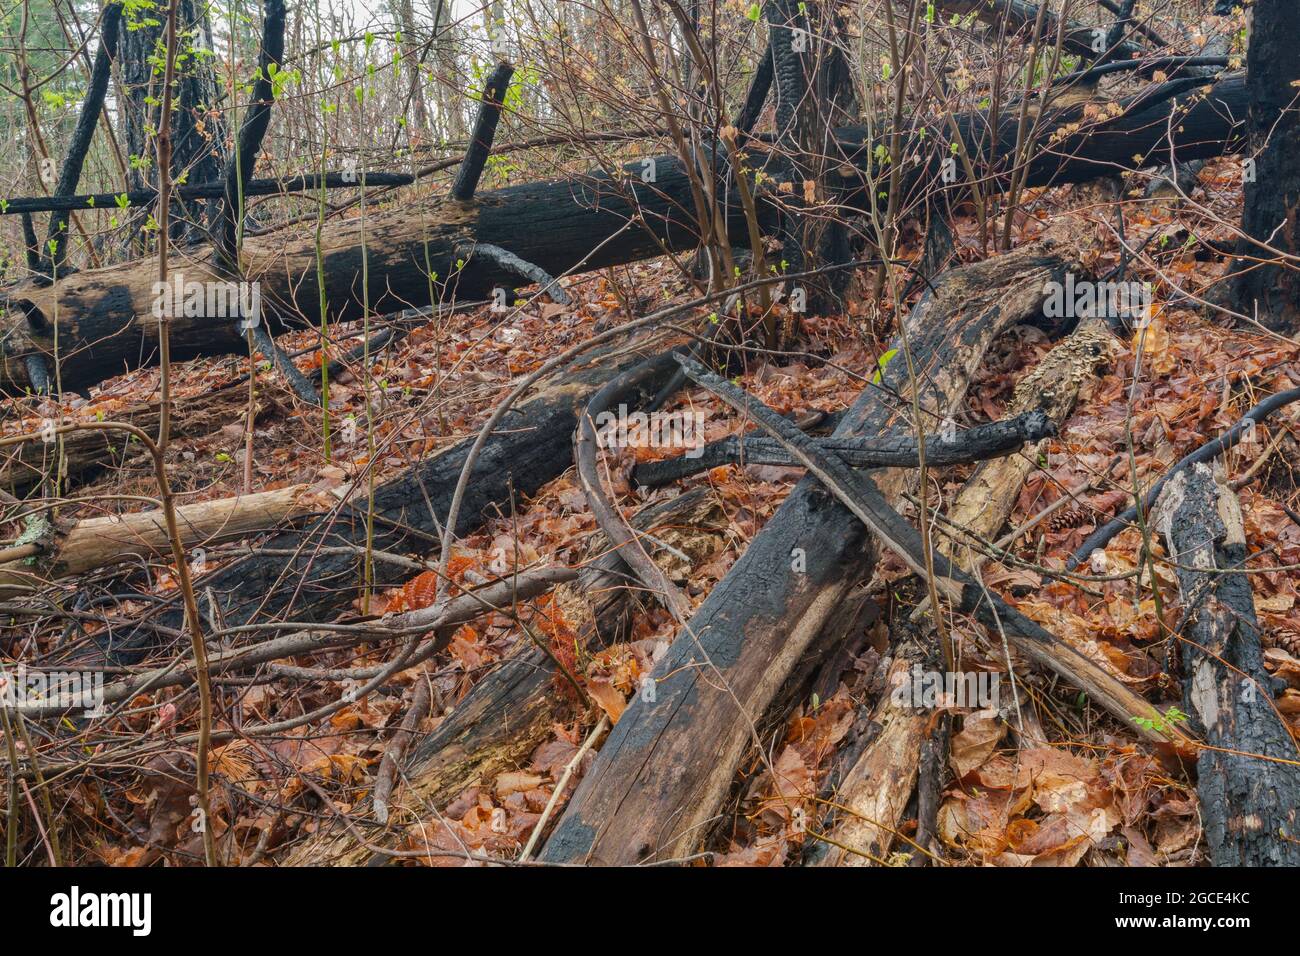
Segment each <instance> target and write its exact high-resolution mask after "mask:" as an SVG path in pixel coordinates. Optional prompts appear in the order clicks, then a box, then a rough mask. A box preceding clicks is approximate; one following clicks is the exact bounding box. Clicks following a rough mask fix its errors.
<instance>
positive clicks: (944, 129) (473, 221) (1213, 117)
mask: <svg viewBox="0 0 1300 956" xmlns="http://www.w3.org/2000/svg"><path fill="white" fill-rule="evenodd" d="M1178 83H1179V81H1175V82H1174V83H1173V84H1165V85H1164V86H1159V87H1155V88H1154V89H1152V90H1149V91H1145V92H1144V93H1143V94H1141V95H1140V96H1139V97H1136V98H1134V100H1132V101H1130V102H1129V104H1128V107H1127V108H1126V109H1125V110H1124V111H1123V112H1122V113H1121V114H1120V115H1119V116H1118V117H1116V118H1114V119H1109V120H1106V121H1105V122H1100V123H1094V122H1084V121H1083V115H1084V114H1083V112H1082V107H1077V106H1076V107H1070V108H1067V109H1063V110H1061V111H1059V113H1053V114H1052V116H1051V117H1050V118H1044V120H1043V122H1042V124H1041V126H1042V134H1043V142H1045V143H1048V144H1050V145H1048V146H1047V147H1046V148H1043V149H1040V150H1037V151H1036V153H1035V155H1034V158H1033V159H1032V160H1031V161H1030V162H1029V164H1028V168H1027V169H1026V170H1025V172H1024V182H1023V185H1026V186H1042V185H1048V184H1057V183H1068V182H1081V181H1085V180H1088V179H1095V178H1097V177H1099V176H1108V175H1114V174H1115V173H1117V172H1120V171H1122V170H1126V169H1135V168H1142V167H1144V166H1149V165H1154V164H1160V163H1165V162H1168V161H1169V159H1170V157H1171V156H1176V157H1177V158H1179V159H1182V160H1188V159H1195V158H1199V157H1205V156H1218V155H1222V154H1223V153H1225V152H1232V151H1236V150H1238V149H1240V148H1241V136H1240V127H1241V125H1242V124H1241V120H1240V118H1241V117H1244V116H1245V115H1246V107H1247V103H1246V97H1245V83H1244V81H1243V80H1240V79H1228V80H1222V81H1220V82H1219V83H1217V84H1215V85H1214V86H1213V87H1212V88H1211V90H1210V92H1209V94H1208V95H1207V96H1205V97H1204V98H1198V97H1196V96H1192V95H1189V96H1188V97H1187V99H1188V100H1190V101H1193V102H1192V105H1190V106H1189V108H1188V109H1187V110H1186V111H1183V110H1182V109H1181V108H1176V107H1175V105H1174V101H1173V99H1171V98H1170V96H1169V94H1170V93H1171V92H1173V91H1175V90H1184V89H1186V86H1185V85H1178ZM1171 118H1174V119H1175V121H1174V122H1171ZM954 122H955V123H956V126H957V131H958V135H960V136H961V137H962V139H963V140H964V141H965V142H966V143H967V151H968V153H969V154H970V155H971V157H972V161H973V163H974V164H975V166H976V172H977V175H979V176H980V178H981V180H982V181H984V182H985V186H986V188H1004V187H1005V186H1006V185H1007V184H1008V183H1009V179H1010V176H1009V172H1010V170H1009V169H1008V168H1007V167H1008V165H1009V162H1008V161H1009V159H1010V158H1011V157H1012V155H1013V153H1014V143H1015V139H1016V138H1015V135H1014V132H1015V128H1014V127H1015V123H1016V118H1015V117H1014V116H1010V117H1008V116H1005V115H1003V116H1002V117H1001V120H1000V121H999V123H1000V133H999V136H997V137H992V136H990V135H989V133H990V115H989V113H988V112H974V113H966V114H960V115H958V116H957V117H955V118H954ZM1054 130H1059V131H1061V133H1062V134H1068V135H1063V138H1060V139H1059V140H1058V139H1056V138H1054V137H1053V132H1054ZM839 135H840V139H841V144H840V145H841V148H842V149H843V150H844V152H845V154H846V155H848V156H850V157H851V159H852V162H853V163H854V164H855V165H856V166H857V167H858V168H859V169H862V170H867V169H869V164H871V163H873V162H875V160H873V151H874V146H875V143H874V142H873V141H872V140H871V138H870V137H869V136H868V134H867V132H866V131H865V130H863V129H858V128H846V129H842V130H840V131H839ZM951 138H952V131H951V129H950V128H949V126H948V124H946V123H945V124H943V125H942V126H936V127H935V128H934V130H933V135H931V131H930V130H926V135H925V136H924V137H922V136H921V134H920V133H919V132H918V133H917V134H916V135H915V139H914V140H912V143H911V145H909V146H908V148H907V149H906V150H905V155H907V156H908V157H909V159H908V169H907V175H906V176H905V177H904V182H903V188H905V189H906V190H908V191H909V192H910V191H911V190H913V189H915V188H917V186H918V185H920V186H922V187H925V188H929V187H930V186H932V185H933V184H935V183H936V182H938V181H939V175H938V172H937V169H936V162H937V156H936V155H934V149H933V145H934V143H936V142H940V143H947V142H949V141H950V139H951ZM994 141H996V144H997V145H996V147H995V146H994V145H993V142H994ZM751 145H752V146H753V147H754V148H755V149H759V148H761V143H759V142H758V141H752V143H751ZM995 148H996V152H993V150H994V149H995ZM648 159H649V160H650V166H649V168H651V169H653V170H654V182H652V183H645V182H643V181H642V180H641V175H642V173H643V171H644V170H645V169H646V168H647V166H646V165H645V164H643V163H642V162H640V161H638V162H634V163H630V164H628V165H627V166H626V167H625V168H624V169H623V170H622V171H621V172H620V173H619V174H618V175H617V176H609V175H606V174H604V173H595V174H591V175H588V176H583V177H577V178H574V179H568V180H557V181H553V182H540V183H531V184H527V185H522V186H514V187H510V188H508V189H501V190H495V191H489V192H480V193H477V194H476V195H475V196H474V198H473V199H472V200H471V201H469V202H457V201H455V200H426V201H422V202H420V203H416V204H409V203H408V204H405V205H403V206H402V207H401V208H398V209H388V210H383V209H381V210H376V211H374V212H373V213H369V214H367V216H366V217H365V225H364V228H365V239H366V241H365V244H364V247H363V244H362V241H361V239H362V235H361V231H362V223H361V221H360V220H348V221H344V222H338V223H334V224H331V225H330V226H329V227H328V228H327V229H326V230H325V231H324V234H323V235H322V238H321V247H320V258H321V265H322V269H321V270H320V274H321V275H323V277H324V289H321V288H320V287H319V285H318V282H317V275H318V270H317V249H316V245H315V241H314V237H313V236H310V235H308V236H300V237H288V238H286V237H285V236H279V235H277V236H266V237H257V236H252V237H248V238H247V239H246V240H245V242H244V244H243V247H242V257H243V258H242V260H241V262H240V273H241V275H243V276H244V278H245V279H246V280H248V281H249V282H257V283H259V285H258V289H259V290H260V302H261V305H262V309H261V313H262V314H261V319H262V320H263V321H264V322H265V324H266V327H267V328H268V329H270V331H271V333H272V334H278V333H279V332H281V331H282V330H284V329H285V328H286V327H288V326H293V325H297V324H305V323H309V322H317V321H319V318H320V303H321V301H322V300H323V301H325V302H327V303H328V309H329V312H330V318H331V320H332V321H334V322H343V321H354V320H358V319H360V318H362V313H363V311H364V307H363V302H364V299H365V295H364V294H363V290H362V289H361V279H360V277H361V275H362V259H363V256H364V257H366V258H367V259H368V276H369V289H368V290H366V292H367V293H368V296H369V303H370V308H371V312H372V314H379V313H383V312H391V311H396V310H400V309H403V308H407V307H410V306H422V305H428V304H431V303H430V299H431V298H437V299H439V300H441V301H449V300H451V299H454V298H458V299H465V298H488V297H490V295H491V292H492V290H493V289H494V288H514V287H515V286H516V285H517V284H518V282H519V278H518V275H517V272H516V270H514V269H513V268H510V267H508V265H507V264H503V263H506V262H507V260H506V259H503V257H501V256H499V255H498V256H491V255H486V254H476V252H475V250H476V248H487V247H496V248H498V249H501V250H508V252H509V253H510V254H511V258H513V259H515V260H522V261H524V262H526V263H529V264H531V265H533V266H536V267H538V268H539V269H540V270H542V272H543V273H545V274H546V275H548V276H563V275H567V274H570V273H574V272H584V271H589V270H592V269H598V268H603V267H606V266H610V265H617V264H620V263H626V262H631V261H635V260H639V259H646V258H652V257H655V256H659V255H662V254H663V253H664V252H665V251H686V250H690V249H693V248H695V247H696V246H697V245H698V243H699V238H700V229H699V228H698V227H697V225H696V224H695V222H694V220H693V218H692V216H691V215H690V214H689V212H688V210H691V209H693V208H694V207H693V205H692V201H691V192H690V182H689V178H688V176H687V173H686V170H685V169H684V168H683V167H682V164H681V163H680V161H679V160H678V159H676V158H675V157H673V156H658V157H650V158H648ZM720 166H722V167H723V168H725V167H726V164H720ZM874 172H878V170H876V171H874ZM868 181H871V182H876V181H877V180H876V179H875V178H874V175H873V176H872V177H864V180H863V184H862V186H861V187H860V188H856V189H851V190H849V191H848V192H846V194H845V195H844V197H843V202H844V203H846V204H847V205H850V206H856V207H857V208H862V209H868V208H871V197H870V195H869V193H868V189H869V188H870V187H868V186H867V185H866V183H867V182H868ZM734 192H735V191H734V190H725V193H726V195H728V196H730V195H732V194H733V193H734ZM757 198H758V213H759V219H760V220H761V223H760V224H761V225H762V226H763V227H764V228H770V227H771V226H772V225H773V224H774V223H775V222H776V221H777V217H778V215H779V211H778V209H777V208H776V207H777V205H779V202H773V201H771V200H770V198H766V197H765V196H764V194H763V193H762V191H761V190H760V191H759V195H758V197H757ZM724 219H725V222H726V228H727V231H728V235H729V238H730V241H731V242H732V243H733V244H737V245H742V246H743V245H745V244H747V243H748V241H749V232H748V226H747V224H746V221H745V216H744V213H743V210H742V209H741V208H740V205H739V203H738V202H735V201H733V202H731V203H730V204H728V205H727V206H726V209H725V211H724ZM211 262H212V256H211V250H207V249H205V248H204V247H194V248H192V249H187V250H186V253H185V259H184V260H183V261H182V260H180V259H178V260H177V261H176V262H175V263H173V264H172V267H171V274H173V275H179V276H181V277H182V278H183V281H184V283H186V286H185V288H190V286H189V285H188V284H189V283H196V285H195V286H194V287H193V288H194V289H197V290H199V292H200V295H199V302H198V303H197V304H196V300H195V298H194V296H192V295H190V294H189V293H188V292H184V291H183V297H184V299H185V304H186V305H187V306H188V307H187V308H186V309H182V310H181V311H182V314H180V315H175V316H173V318H172V319H171V323H170V327H171V350H172V357H173V358H174V359H175V360H183V359H187V358H194V357H198V356H203V355H215V354H228V353H232V352H242V351H244V350H246V349H247V340H246V337H245V335H244V334H243V333H242V332H241V331H240V330H239V328H238V327H237V323H236V315H235V314H234V313H233V312H232V311H231V310H230V309H229V308H228V307H225V308H223V307H222V303H223V302H224V301H225V299H224V298H223V295H224V296H225V297H226V298H228V297H229V295H230V293H229V292H228V291H226V292H224V293H223V292H222V290H228V283H227V282H226V277H225V276H222V275H218V274H216V271H215V270H214V269H213V268H212V266H211ZM430 272H432V274H433V275H432V276H431V275H430ZM156 275H157V264H156V263H154V262H152V261H151V260H140V261H136V262H132V263H126V264H123V265H119V266H112V267H108V268H105V269H94V270H87V271H85V272H80V273H77V274H75V275H71V276H68V277H67V278H65V279H63V280H61V281H59V282H58V283H56V284H54V285H50V286H46V285H41V284H40V283H36V282H28V283H25V284H22V285H20V286H17V287H14V288H12V289H10V290H8V292H7V295H6V300H7V308H6V311H5V312H4V314H3V316H0V341H3V343H4V348H3V351H2V352H0V392H5V393H9V394H22V393H23V392H24V391H26V390H27V389H29V388H35V386H36V385H37V384H39V383H34V382H33V381H32V380H31V378H30V376H29V372H28V367H27V366H28V363H27V361H26V359H27V358H28V357H31V356H34V355H41V356H44V357H45V359H46V360H47V361H51V360H52V359H53V356H54V344H55V325H56V324H57V326H58V343H59V352H58V354H59V359H60V366H61V376H62V381H63V384H64V387H65V388H74V389H75V388H78V387H81V386H84V385H87V384H93V383H95V382H97V381H100V380H102V379H103V378H105V377H107V375H108V373H109V372H110V371H112V372H114V373H116V372H117V371H120V370H123V369H130V368H136V367H139V366H141V365H147V364H150V363H153V362H156V361H157V348H156V346H157V334H158V321H157V318H156V312H157V310H158V309H159V308H160V304H159V303H160V292H158V291H155V287H154V282H155V278H156ZM203 293H207V297H210V298H212V299H213V300H214V301H213V303H212V304H211V305H208V304H207V303H206V301H203V300H204V299H205V296H204V295H203ZM322 297H323V298H322ZM227 305H228V303H227Z"/></svg>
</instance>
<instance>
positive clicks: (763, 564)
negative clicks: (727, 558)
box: [541, 247, 1068, 863]
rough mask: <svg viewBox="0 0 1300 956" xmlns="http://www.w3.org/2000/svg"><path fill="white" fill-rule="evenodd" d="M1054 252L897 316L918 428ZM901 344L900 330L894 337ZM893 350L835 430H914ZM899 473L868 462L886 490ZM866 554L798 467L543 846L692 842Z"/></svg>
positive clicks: (1017, 312) (1029, 299)
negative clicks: (916, 386) (919, 415)
mask: <svg viewBox="0 0 1300 956" xmlns="http://www.w3.org/2000/svg"><path fill="white" fill-rule="evenodd" d="M1067 268H1068V263H1067V262H1066V260H1065V259H1063V258H1062V257H1061V255H1060V254H1058V253H1057V252H1056V251H1054V250H1053V249H1051V248H1041V247H1035V248H1026V249H1021V250H1017V251H1015V252H1012V253H1009V254H1007V255H1005V256H1000V257H998V258H995V259H990V260H988V261H986V262H982V263H978V264H975V265H972V266H967V267H964V268H962V269H958V270H954V271H953V272H951V273H948V274H947V275H946V276H945V277H943V278H941V279H940V280H938V281H937V282H936V283H935V287H936V288H935V291H934V292H927V294H926V296H925V298H924V300H923V301H922V302H921V303H920V304H919V305H918V306H917V308H916V309H914V310H913V311H912V313H911V314H910V315H909V316H908V318H907V320H906V321H907V322H908V328H909V332H908V335H909V342H910V347H911V351H912V355H913V358H914V361H915V366H916V372H917V378H918V381H920V382H921V383H922V384H921V395H920V396H919V398H920V403H921V407H922V408H923V409H925V410H926V412H928V415H929V420H928V421H926V422H924V423H922V424H923V425H925V426H927V427H928V428H929V430H930V431H932V432H933V431H934V430H936V429H937V427H938V425H939V423H940V422H942V420H943V419H944V417H945V416H946V415H948V414H949V413H950V412H951V411H952V410H953V409H954V408H955V407H956V405H957V403H958V402H959V401H960V400H961V397H962V396H963V395H964V394H965V390H966V386H967V382H968V380H969V376H970V375H971V374H973V373H974V371H975V370H976V369H977V368H978V366H979V363H980V361H981V359H982V357H983V355H984V352H985V350H986V349H987V348H988V346H989V344H990V343H991V342H992V341H993V339H994V338H995V337H996V336H997V335H998V334H999V333H1001V332H1002V331H1004V330H1005V329H1007V328H1009V327H1010V326H1012V325H1014V324H1015V323H1017V322H1021V321H1024V320H1025V319H1027V318H1030V317H1032V316H1035V315H1037V314H1038V313H1039V311H1040V308H1041V305H1042V302H1043V301H1044V298H1045V293H1044V291H1043V290H1044V286H1045V284H1046V283H1047V282H1049V281H1062V280H1063V277H1064V272H1065V270H1066V269H1067ZM895 347H896V348H899V349H900V350H901V349H902V347H903V343H902V342H897V343H895ZM906 365H907V363H906V362H905V361H902V360H901V357H900V359H899V360H898V361H891V362H889V363H888V365H887V366H886V368H885V370H884V372H883V374H882V382H881V387H869V388H868V389H867V390H866V391H865V392H864V393H863V394H862V396H861V397H860V398H859V399H858V401H857V402H855V404H854V405H853V407H852V408H851V409H850V411H849V412H848V413H847V414H846V415H845V416H844V418H843V419H842V420H841V423H840V425H839V426H838V428H837V429H836V432H835V436H836V437H850V436H853V435H868V436H883V435H889V434H891V433H893V432H895V431H898V432H907V431H911V430H912V423H910V422H909V421H908V418H909V416H910V403H909V402H908V401H906V400H903V401H901V402H900V401H899V400H898V399H897V398H895V397H894V396H896V395H907V394H908V392H909V386H908V379H907V371H906ZM907 477H908V476H907V475H906V474H905V473H902V472H899V471H896V470H894V471H886V472H883V473H881V474H879V475H878V478H879V480H880V481H881V484H882V487H883V488H884V489H886V494H889V495H891V496H896V495H897V494H898V493H899V492H900V491H901V490H902V489H903V487H904V485H905V483H906V480H907ZM875 556H876V551H875V547H874V545H873V544H872V542H871V539H870V538H869V537H868V536H867V535H866V533H865V531H864V529H863V527H862V525H861V523H860V522H858V521H857V520H856V519H855V518H854V517H853V515H852V514H851V513H850V512H849V511H848V510H847V509H845V508H842V507H841V506H840V505H838V504H837V503H836V502H835V501H834V500H832V499H831V498H830V496H829V495H828V494H827V493H826V491H825V490H824V489H822V488H821V487H820V485H819V483H818V482H816V481H815V480H813V479H811V478H805V479H804V480H803V481H802V482H800V484H799V485H798V486H797V487H796V488H795V490H794V491H792V492H791V494H790V496H789V497H788V498H787V499H786V501H785V503H784V504H782V506H781V508H780V509H779V510H778V512H777V514H776V515H775V516H774V517H773V518H772V519H771V520H769V521H768V523H767V525H766V526H765V527H764V528H763V530H762V532H761V533H760V534H759V535H758V536H757V537H756V538H755V539H754V540H753V541H752V542H751V543H750V545H749V547H748V548H747V549H746V551H745V553H744V554H743V555H742V556H741V558H740V560H739V561H737V562H736V565H735V566H734V567H733V568H732V570H731V572H730V573H728V575H727V576H726V578H724V579H723V580H722V581H721V582H719V584H718V585H717V586H716V587H715V588H714V589H713V591H712V592H711V593H710V594H709V597H708V598H707V599H706V600H705V602H704V604H703V605H701V607H700V608H699V609H698V610H697V611H696V613H695V615H694V616H693V617H692V619H691V621H690V623H689V625H688V626H687V627H686V628H683V629H682V630H681V631H680V632H679V633H678V635H677V637H676V639H675V640H674V642H673V645H672V647H671V649H670V650H669V651H668V653H667V654H666V655H665V656H664V658H663V659H662V660H661V661H660V663H659V664H658V666H657V667H656V669H655V672H654V674H653V676H654V678H655V679H656V681H657V689H656V694H655V700H654V701H653V702H648V701H645V700H643V699H642V698H638V699H636V700H635V701H633V702H632V704H631V705H630V706H629V707H628V709H627V711H625V712H624V714H623V715H622V717H621V718H620V720H619V722H618V723H617V724H616V725H615V726H614V729H613V730H612V731H611V732H610V736H609V738H608V739H607V740H606V742H605V744H604V746H603V747H602V748H601V750H600V753H599V754H598V756H597V758H596V762H595V764H594V765H593V767H592V769H591V771H590V772H589V773H588V774H587V776H586V777H585V778H584V779H583V781H582V783H581V784H580V785H579V786H578V789H577V791H576V792H575V794H574V796H573V798H572V799H571V801H570V804H569V808H568V810H567V811H566V813H565V815H564V816H563V817H562V819H561V821H560V823H559V825H558V826H557V828H556V831H555V833H554V834H553V835H552V836H551V839H550V840H549V841H548V842H547V844H546V846H545V847H544V848H543V852H542V855H541V859H543V860H552V861H569V862H575V861H582V860H587V861H591V862H598V863H635V862H639V861H642V860H648V859H664V858H673V857H677V856H680V855H682V854H683V853H687V852H690V851H692V850H694V849H695V848H697V847H698V846H699V845H700V844H701V843H703V842H704V841H705V840H706V839H707V837H708V835H709V827H710V825H711V823H713V822H714V820H715V819H716V814H717V811H718V808H719V807H720V806H721V804H722V802H723V800H724V799H725V796H726V794H727V792H728V791H729V789H730V787H731V784H732V779H733V775H734V772H735V769H736V766H737V764H738V762H739V760H740V759H741V756H742V754H743V753H744V751H745V749H746V748H747V747H748V746H749V744H750V743H751V740H752V738H751V733H752V727H753V723H754V722H755V721H758V720H760V719H761V718H762V717H763V714H764V712H765V711H766V710H767V708H768V706H769V704H770V703H771V702H772V700H773V699H774V698H775V696H776V695H777V693H778V691H779V690H780V688H781V686H782V685H783V684H784V683H785V682H786V679H787V678H788V677H789V675H790V673H791V671H792V670H793V668H794V667H795V665H796V663H797V662H798V660H799V659H800V658H801V657H802V656H803V655H804V653H805V652H807V651H808V650H809V649H810V648H812V647H813V646H814V645H816V644H817V641H818V639H819V637H820V636H821V635H822V633H823V628H824V626H825V624H826V622H827V620H828V619H829V618H830V617H831V616H832V614H833V613H835V612H836V611H837V610H838V609H839V608H840V606H841V605H842V604H843V603H844V602H845V601H846V600H847V599H848V597H849V595H850V593H852V592H853V590H854V587H855V585H857V584H859V583H860V582H862V581H864V580H865V579H866V577H867V576H869V574H870V572H871V568H872V566H873V565H874V562H875Z"/></svg>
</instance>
